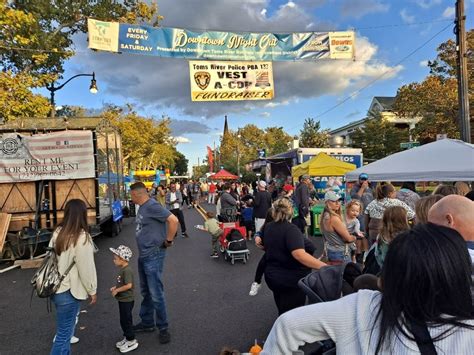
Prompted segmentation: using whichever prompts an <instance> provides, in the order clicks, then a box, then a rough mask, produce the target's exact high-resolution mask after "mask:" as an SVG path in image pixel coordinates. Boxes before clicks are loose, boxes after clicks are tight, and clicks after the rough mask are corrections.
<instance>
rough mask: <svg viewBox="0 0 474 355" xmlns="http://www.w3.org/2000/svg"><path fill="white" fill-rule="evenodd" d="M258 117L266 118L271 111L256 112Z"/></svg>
mask: <svg viewBox="0 0 474 355" xmlns="http://www.w3.org/2000/svg"><path fill="white" fill-rule="evenodd" d="M258 115H259V116H260V117H263V118H268V117H270V116H271V113H270V112H260V113H259V114H258Z"/></svg>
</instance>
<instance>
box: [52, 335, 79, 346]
mask: <svg viewBox="0 0 474 355" xmlns="http://www.w3.org/2000/svg"><path fill="white" fill-rule="evenodd" d="M55 340H56V335H55V336H54V338H53V343H54V341H55ZM69 342H70V343H71V344H77V343H79V338H78V337H75V336H74V335H73V336H72V337H71V340H70V341H69Z"/></svg>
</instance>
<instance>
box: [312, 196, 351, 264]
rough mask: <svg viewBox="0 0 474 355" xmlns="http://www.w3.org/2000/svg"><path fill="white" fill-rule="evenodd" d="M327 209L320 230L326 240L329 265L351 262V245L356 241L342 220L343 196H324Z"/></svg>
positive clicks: (325, 248)
mask: <svg viewBox="0 0 474 355" xmlns="http://www.w3.org/2000/svg"><path fill="white" fill-rule="evenodd" d="M324 202H325V207H324V211H323V213H322V215H321V221H320V227H319V228H320V230H321V232H322V234H323V239H324V251H325V254H326V256H327V259H328V263H329V264H341V263H343V262H344V261H351V253H350V244H351V243H353V242H355V241H356V237H355V236H353V235H351V234H350V233H349V231H348V230H347V228H346V225H345V224H344V221H343V218H342V208H341V204H342V202H341V196H339V195H338V194H337V193H336V192H334V191H328V192H326V194H325V195H324Z"/></svg>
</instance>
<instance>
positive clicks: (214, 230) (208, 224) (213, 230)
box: [204, 211, 224, 258]
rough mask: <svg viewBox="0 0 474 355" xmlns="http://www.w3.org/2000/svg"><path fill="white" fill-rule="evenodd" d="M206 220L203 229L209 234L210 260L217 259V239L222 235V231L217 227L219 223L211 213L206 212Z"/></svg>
mask: <svg viewBox="0 0 474 355" xmlns="http://www.w3.org/2000/svg"><path fill="white" fill-rule="evenodd" d="M206 215H207V220H206V221H205V222H204V229H205V230H207V231H208V232H209V234H210V235H211V237H212V239H211V258H218V257H219V246H218V241H219V237H220V236H221V235H222V233H224V231H223V230H222V229H221V228H220V227H219V222H218V221H217V219H216V218H215V215H214V213H213V212H210V211H209V212H207V213H206Z"/></svg>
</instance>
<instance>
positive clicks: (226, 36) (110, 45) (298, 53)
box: [88, 19, 355, 61]
mask: <svg viewBox="0 0 474 355" xmlns="http://www.w3.org/2000/svg"><path fill="white" fill-rule="evenodd" d="M88 32H89V48H91V49H96V50H103V51H109V52H121V53H133V54H142V55H150V56H158V57H168V58H187V59H209V60H271V61H294V60H313V61H314V60H318V59H353V58H354V55H355V50H354V48H355V34H354V32H353V31H340V32H301V33H286V34H281V33H250V32H221V31H190V30H186V29H181V28H170V27H151V26H140V25H130V24H126V23H118V22H105V21H98V20H94V19H88Z"/></svg>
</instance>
